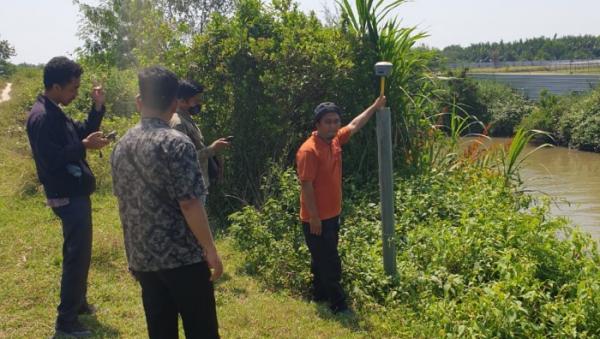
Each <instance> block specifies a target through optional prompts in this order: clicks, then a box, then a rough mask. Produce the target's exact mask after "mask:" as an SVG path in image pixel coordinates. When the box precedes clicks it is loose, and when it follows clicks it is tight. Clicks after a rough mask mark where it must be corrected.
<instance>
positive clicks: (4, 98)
mask: <svg viewBox="0 0 600 339" xmlns="http://www.w3.org/2000/svg"><path fill="white" fill-rule="evenodd" d="M11 88H12V83H10V82H9V83H7V84H6V87H4V90H3V91H2V96H0V102H5V101H8V100H10V89H11Z"/></svg>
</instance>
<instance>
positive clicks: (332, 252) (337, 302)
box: [302, 216, 347, 312]
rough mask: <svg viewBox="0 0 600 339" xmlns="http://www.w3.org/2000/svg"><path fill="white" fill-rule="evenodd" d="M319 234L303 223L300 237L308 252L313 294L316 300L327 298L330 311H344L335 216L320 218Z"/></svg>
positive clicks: (338, 226) (337, 219)
mask: <svg viewBox="0 0 600 339" xmlns="http://www.w3.org/2000/svg"><path fill="white" fill-rule="evenodd" d="M321 223H322V229H321V235H314V234H311V233H310V224H309V223H306V222H303V223H302V227H303V231H304V238H305V239H306V245H307V246H308V250H309V251H310V255H311V272H312V274H313V291H312V292H313V296H314V299H315V300H317V301H325V300H327V301H329V303H330V307H331V310H332V311H334V312H337V311H341V310H345V309H346V308H347V305H346V295H345V293H344V290H343V289H342V285H341V280H342V263H341V261H340V256H339V254H338V249H337V247H338V240H339V232H340V218H339V216H337V217H334V218H331V219H326V220H322V221H321Z"/></svg>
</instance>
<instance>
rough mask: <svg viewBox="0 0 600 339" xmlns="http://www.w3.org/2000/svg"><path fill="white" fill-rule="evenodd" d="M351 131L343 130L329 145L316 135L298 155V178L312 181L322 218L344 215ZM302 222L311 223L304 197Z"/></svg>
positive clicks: (301, 211)
mask: <svg viewBox="0 0 600 339" xmlns="http://www.w3.org/2000/svg"><path fill="white" fill-rule="evenodd" d="M350 134H351V133H350V129H349V128H348V127H342V128H341V129H340V130H339V131H338V133H337V135H336V136H335V138H333V140H332V141H331V144H328V143H327V142H325V141H324V140H323V139H321V138H320V137H318V136H317V132H316V131H315V132H313V133H312V135H311V136H310V138H308V139H307V140H306V141H305V142H304V143H303V144H302V146H300V149H299V150H298V153H296V166H297V169H298V178H299V179H300V180H301V181H312V183H313V188H314V191H315V199H316V205H317V210H318V211H319V218H320V219H321V220H325V219H329V218H333V217H336V216H338V215H340V213H341V212H342V146H343V145H344V144H346V143H347V142H348V140H349V139H350ZM300 219H301V220H302V221H304V222H308V221H309V220H310V214H309V213H308V208H307V207H306V204H305V201H304V196H303V195H302V194H301V195H300Z"/></svg>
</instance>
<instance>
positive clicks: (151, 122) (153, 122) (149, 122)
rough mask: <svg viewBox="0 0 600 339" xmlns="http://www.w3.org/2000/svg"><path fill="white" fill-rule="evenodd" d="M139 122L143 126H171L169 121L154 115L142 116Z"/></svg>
mask: <svg viewBox="0 0 600 339" xmlns="http://www.w3.org/2000/svg"><path fill="white" fill-rule="evenodd" d="M141 124H142V125H143V126H151V127H166V128H171V127H170V126H169V123H168V122H166V121H164V120H163V119H161V118H155V117H151V118H150V117H143V118H142V120H141Z"/></svg>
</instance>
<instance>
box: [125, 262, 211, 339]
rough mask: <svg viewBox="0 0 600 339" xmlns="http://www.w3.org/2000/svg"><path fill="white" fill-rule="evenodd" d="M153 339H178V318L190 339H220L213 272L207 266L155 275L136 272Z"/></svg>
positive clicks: (181, 268) (176, 269) (173, 270)
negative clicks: (212, 279)
mask: <svg viewBox="0 0 600 339" xmlns="http://www.w3.org/2000/svg"><path fill="white" fill-rule="evenodd" d="M134 275H135V277H136V278H137V279H138V281H139V283H140V285H141V287H142V300H143V303H144V312H145V313H146V323H147V325H148V335H149V337H150V339H175V338H178V333H179V330H178V317H177V316H178V315H181V319H182V320H183V330H184V332H185V337H186V338H187V339H195V338H207V339H208V338H211V339H212V338H219V331H218V328H219V326H218V323H217V311H216V306H215V294H214V289H213V284H212V282H211V281H210V270H209V268H208V265H207V264H206V262H201V263H197V264H192V265H187V266H182V267H178V268H174V269H169V270H161V271H156V272H134Z"/></svg>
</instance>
